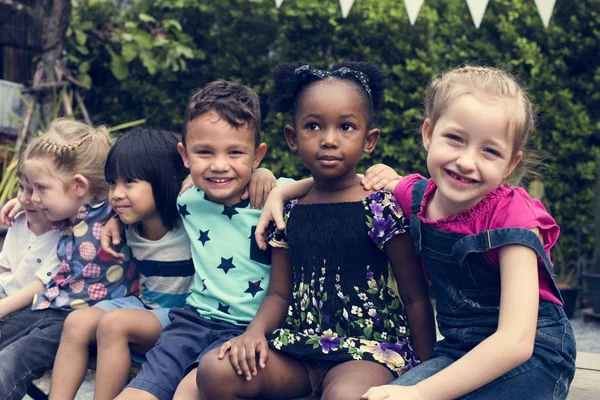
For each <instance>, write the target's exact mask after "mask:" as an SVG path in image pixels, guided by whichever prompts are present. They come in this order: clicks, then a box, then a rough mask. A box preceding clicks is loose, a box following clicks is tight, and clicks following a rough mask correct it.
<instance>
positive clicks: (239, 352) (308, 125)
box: [197, 63, 435, 400]
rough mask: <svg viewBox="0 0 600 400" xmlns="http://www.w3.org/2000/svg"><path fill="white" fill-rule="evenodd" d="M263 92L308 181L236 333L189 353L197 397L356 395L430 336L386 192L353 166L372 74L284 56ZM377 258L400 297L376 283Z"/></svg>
mask: <svg viewBox="0 0 600 400" xmlns="http://www.w3.org/2000/svg"><path fill="white" fill-rule="evenodd" d="M273 100H274V101H273V103H274V109H275V110H277V111H289V112H290V113H291V116H292V124H291V125H286V126H285V128H284V134H285V137H286V140H287V142H288V145H289V147H290V149H292V150H293V151H296V152H297V153H298V155H299V157H300V159H301V160H302V162H303V164H304V165H305V166H306V167H307V168H308V169H309V170H310V171H311V173H312V177H313V179H314V185H312V188H311V189H310V190H309V191H308V193H306V194H305V195H304V196H303V197H301V198H300V199H296V200H294V201H292V202H290V203H287V204H286V207H285V219H286V221H287V230H286V231H285V233H281V232H277V233H275V234H274V235H273V236H272V237H271V240H270V242H269V243H270V244H271V245H272V246H273V249H272V257H273V258H272V259H273V261H272V264H273V267H272V268H271V283H270V285H269V288H268V292H267V296H266V297H265V300H264V301H263V304H262V305H261V307H260V309H259V310H258V313H257V314H256V317H255V318H254V319H253V320H252V322H251V323H250V325H249V326H248V328H247V329H246V331H245V332H244V334H243V335H241V336H240V337H238V338H235V339H230V340H228V341H227V342H226V343H224V345H223V346H222V347H221V349H220V350H219V349H215V350H213V351H212V352H211V353H210V354H208V355H206V356H205V357H204V358H203V359H202V360H200V365H199V367H198V373H197V384H198V389H199V390H200V393H201V398H202V399H215V398H219V399H235V398H239V397H241V398H254V397H257V396H260V397H263V396H264V397H269V398H284V397H285V398H293V397H298V396H302V395H306V394H309V393H311V392H313V393H315V394H316V393H319V392H321V391H322V399H327V400H331V399H352V398H358V397H359V396H360V395H361V394H362V393H364V391H365V390H366V389H367V388H369V387H371V386H373V385H376V384H383V383H386V382H389V381H391V380H392V379H393V378H394V377H396V376H398V375H399V374H402V373H404V372H405V371H407V370H409V369H410V368H412V367H413V366H415V365H417V364H418V363H419V359H418V358H417V354H418V355H419V356H420V357H421V358H422V359H427V357H428V356H429V353H430V351H431V348H432V347H433V342H434V340H435V330H434V325H433V318H432V311H431V305H430V302H429V298H428V293H427V286H426V282H425V278H424V276H423V274H422V272H421V270H420V267H419V266H418V264H417V263H416V260H415V257H414V251H413V249H412V243H411V240H410V236H409V235H408V234H405V232H406V228H407V226H406V224H405V219H404V217H403V215H402V212H401V210H400V208H399V206H398V204H397V203H396V202H395V200H394V198H393V196H392V194H391V193H389V192H384V191H373V190H369V191H367V192H365V190H364V189H363V187H362V186H361V183H360V177H359V176H358V175H357V174H356V166H357V164H358V162H359V160H360V158H361V155H362V153H367V154H369V153H371V152H372V151H373V150H374V148H375V145H376V143H377V141H378V139H379V134H380V132H379V130H378V129H376V128H373V123H374V120H375V115H376V113H377V111H378V110H379V108H380V106H381V103H382V100H383V81H382V74H381V71H380V70H379V68H378V67H376V66H375V65H373V64H369V63H345V64H342V65H338V66H334V67H333V69H332V70H331V71H321V70H318V69H314V68H313V67H311V66H309V65H302V64H297V65H294V64H283V65H281V66H279V67H278V69H276V72H275V88H274V95H273ZM388 261H389V262H390V263H391V266H392V269H393V276H394V277H395V278H396V279H397V282H398V286H399V290H400V293H401V294H402V302H401V301H400V298H399V297H398V295H397V294H396V293H395V292H394V291H393V290H392V289H391V288H389V287H388V285H387V282H388V277H389V270H388ZM402 303H403V304H404V305H403V304H402ZM405 311H406V313H405ZM277 328H279V329H277ZM409 337H410V340H409ZM411 341H412V344H411ZM267 343H268V345H269V346H271V347H273V348H274V349H275V350H273V351H268V350H267V348H268V347H267ZM413 346H414V350H413ZM227 352H228V353H229V361H223V360H222V358H223V357H224V355H225V354H226V353H227ZM257 358H258V360H257ZM267 358H268V363H267ZM257 364H258V365H259V367H260V368H261V370H260V371H258V368H257ZM232 366H233V368H232ZM241 375H244V378H241V377H240V376H241ZM222 382H228V383H227V385H223V384H222Z"/></svg>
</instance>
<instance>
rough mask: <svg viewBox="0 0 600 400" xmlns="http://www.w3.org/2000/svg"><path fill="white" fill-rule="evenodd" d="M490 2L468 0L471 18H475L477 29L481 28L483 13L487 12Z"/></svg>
mask: <svg viewBox="0 0 600 400" xmlns="http://www.w3.org/2000/svg"><path fill="white" fill-rule="evenodd" d="M488 3H489V0H467V5H468V6H469V11H470V12H471V18H473V23H474V24H475V28H477V29H479V25H481V20H482V19H483V14H485V9H486V8H487V5H488Z"/></svg>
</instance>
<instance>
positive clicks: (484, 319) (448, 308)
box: [362, 67, 576, 400]
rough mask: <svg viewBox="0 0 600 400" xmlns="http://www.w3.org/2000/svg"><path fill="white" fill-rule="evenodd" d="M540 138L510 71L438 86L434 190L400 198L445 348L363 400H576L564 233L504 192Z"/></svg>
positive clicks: (433, 113)
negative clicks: (558, 272) (554, 254)
mask: <svg viewBox="0 0 600 400" xmlns="http://www.w3.org/2000/svg"><path fill="white" fill-rule="evenodd" d="M533 128H534V113H533V108H532V105H531V103H530V100H529V98H528V96H527V93H526V92H525V91H524V90H523V89H522V88H521V87H520V86H519V84H518V83H517V82H516V81H515V79H514V78H513V77H511V76H510V75H508V74H507V73H506V72H504V71H502V70H498V69H495V68H479V67H463V68H458V69H454V70H451V71H449V72H447V73H445V74H443V75H441V76H440V77H438V78H436V79H434V80H433V82H432V83H431V85H430V86H429V88H428V90H427V97H426V101H425V121H424V122H423V127H422V136H423V146H424V147H425V150H426V151H427V169H428V171H429V174H430V175H431V179H425V178H423V177H422V176H420V175H409V176H406V177H404V178H403V179H401V180H400V182H399V183H398V184H397V185H396V187H395V190H394V193H395V195H396V198H397V200H398V202H399V203H400V206H401V207H402V209H403V210H404V213H405V215H406V217H407V218H409V219H410V231H411V235H412V237H413V241H414V244H415V249H416V251H417V253H419V254H420V255H421V257H422V260H423V263H424V267H425V270H426V272H427V274H428V276H429V278H430V280H431V283H432V285H433V290H434V292H435V297H436V308H437V322H438V327H439V330H440V332H441V334H442V335H443V336H444V339H443V340H441V341H439V342H437V343H436V345H435V347H434V351H433V353H432V355H431V358H430V359H429V360H427V361H425V362H424V363H423V364H421V365H419V366H417V367H415V368H414V369H412V370H410V371H407V372H406V373H405V374H403V375H401V376H400V377H399V378H398V379H396V380H395V381H394V382H393V384H392V385H386V386H379V387H374V388H371V389H370V390H369V391H367V393H365V394H364V395H363V397H362V398H363V399H365V400H367V399H368V400H380V399H403V400H406V399H456V398H460V399H477V400H480V399H524V398H527V399H565V398H566V397H567V393H568V391H569V386H570V384H571V381H572V379H573V375H574V373H575V353H576V351H575V340H574V337H573V331H572V329H571V325H570V324H569V320H568V319H567V317H566V316H565V313H564V311H563V309H562V298H561V295H560V293H559V291H558V289H557V287H556V284H555V282H554V279H553V271H552V263H551V261H550V249H551V248H552V247H553V246H554V245H555V243H556V241H557V239H558V235H559V227H558V225H556V222H555V221H554V219H553V218H552V217H551V216H550V215H549V214H548V212H547V211H546V209H545V208H544V206H543V205H542V203H541V202H539V201H538V200H534V199H532V198H531V197H530V196H529V195H528V194H527V192H526V191H525V190H523V189H521V188H514V187H511V186H509V185H507V184H505V183H504V182H505V180H506V179H507V178H508V177H509V176H510V175H511V174H512V173H513V171H514V170H515V169H516V168H517V167H519V165H523V164H526V163H524V162H523V159H524V157H525V155H524V152H525V151H526V145H527V142H528V139H529V137H530V135H531V132H532V130H533ZM368 175H369V174H368V173H367V176H368Z"/></svg>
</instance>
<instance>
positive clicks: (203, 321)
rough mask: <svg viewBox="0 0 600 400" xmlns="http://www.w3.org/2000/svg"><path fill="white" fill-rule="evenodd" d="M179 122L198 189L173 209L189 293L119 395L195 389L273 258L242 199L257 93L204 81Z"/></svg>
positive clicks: (257, 292)
mask: <svg viewBox="0 0 600 400" xmlns="http://www.w3.org/2000/svg"><path fill="white" fill-rule="evenodd" d="M184 121H185V123H184V131H183V138H182V142H181V143H179V144H178V145H177V148H178V150H179V153H180V154H181V157H182V159H183V162H184V163H185V165H186V167H188V168H189V169H190V173H191V177H192V180H193V182H194V184H195V186H196V188H194V189H189V190H187V191H185V192H184V193H183V194H182V195H180V196H179V198H178V201H177V208H178V211H179V215H180V216H181V220H182V221H183V226H184V228H185V230H186V232H187V234H188V236H189V238H190V242H191V244H192V258H193V260H194V266H195V269H196V273H195V276H194V282H193V284H192V287H191V291H192V293H191V295H190V296H189V297H188V298H187V301H186V303H187V305H186V306H185V307H184V308H178V309H177V308H174V309H172V310H171V312H170V313H169V317H170V319H171V323H170V324H169V325H168V326H167V327H166V328H165V329H164V330H163V332H162V333H161V334H160V337H159V339H158V342H157V344H156V346H155V347H154V348H153V349H152V350H150V351H149V352H148V353H147V354H146V357H147V362H146V363H144V364H143V366H142V371H141V372H140V374H138V376H137V377H136V378H134V379H133V380H132V381H131V382H130V384H129V385H128V387H126V388H125V390H124V391H123V392H122V393H121V395H119V397H118V398H119V399H136V400H137V399H146V398H148V399H150V398H152V399H154V398H158V399H171V398H173V396H175V398H182V397H183V398H189V397H190V396H194V395H195V394H197V389H196V385H195V379H196V377H195V367H196V364H197V362H198V361H197V360H198V359H199V358H200V357H202V355H203V354H204V353H205V352H206V351H208V350H210V349H212V348H215V347H217V348H218V347H219V346H220V345H221V344H222V343H223V342H225V341H227V340H229V339H231V338H233V337H235V336H238V335H240V334H241V333H243V331H244V328H245V327H246V325H247V324H248V323H249V322H250V320H251V319H252V317H253V316H254V314H255V313H256V310H257V309H258V306H259V304H260V302H261V301H262V299H263V298H264V294H265V289H266V287H267V285H268V280H269V269H270V261H271V260H270V258H269V255H268V254H267V253H265V252H262V251H260V250H259V249H258V247H257V245H256V242H255V241H254V227H255V225H256V222H257V221H258V217H259V214H260V210H254V209H252V208H250V204H249V203H250V202H249V200H242V196H243V195H244V192H245V191H246V189H247V187H248V184H249V182H250V178H251V173H252V169H253V168H257V167H258V165H259V164H260V162H261V160H262V158H263V156H264V155H265V152H266V150H267V146H266V145H265V144H264V143H261V141H260V106H259V100H258V96H257V95H256V93H255V92H254V91H253V90H252V89H250V88H248V87H246V86H243V85H239V84H236V83H233V82H227V81H216V82H212V83H209V84H207V85H206V86H205V87H204V88H202V89H201V90H199V91H198V92H196V93H195V94H194V95H193V96H192V97H191V99H190V100H189V102H188V104H187V106H186V111H185V119H184ZM190 371H191V372H190ZM184 377H185V379H184ZM182 379H183V381H182ZM180 382H181V383H180ZM194 392H195V393H194Z"/></svg>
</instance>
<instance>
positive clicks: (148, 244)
mask: <svg viewBox="0 0 600 400" xmlns="http://www.w3.org/2000/svg"><path fill="white" fill-rule="evenodd" d="M125 236H126V238H127V244H128V245H129V247H130V248H131V251H132V253H133V258H134V260H135V264H136V267H137V269H138V271H139V273H140V300H142V302H143V303H144V305H146V306H147V307H148V308H152V309H155V308H170V307H183V306H184V305H185V300H186V298H187V296H188V295H189V294H190V285H191V283H192V280H193V278H194V264H193V263H192V255H191V250H190V241H189V238H188V235H187V234H186V232H185V230H184V229H183V228H175V229H172V230H170V231H169V232H167V234H166V235H165V236H163V237H162V238H161V239H159V240H148V239H145V238H143V237H142V236H140V234H139V232H138V230H137V227H136V226H129V227H128V228H127V229H126V230H125Z"/></svg>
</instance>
